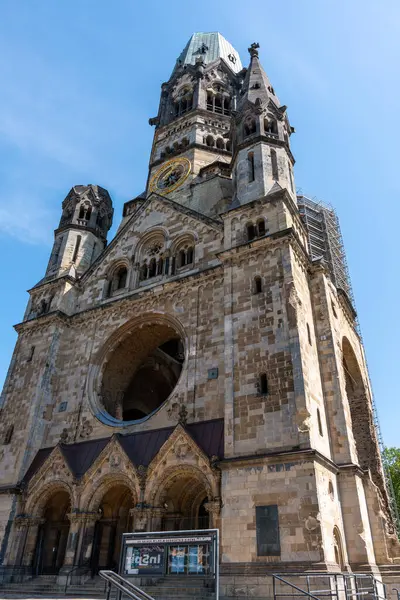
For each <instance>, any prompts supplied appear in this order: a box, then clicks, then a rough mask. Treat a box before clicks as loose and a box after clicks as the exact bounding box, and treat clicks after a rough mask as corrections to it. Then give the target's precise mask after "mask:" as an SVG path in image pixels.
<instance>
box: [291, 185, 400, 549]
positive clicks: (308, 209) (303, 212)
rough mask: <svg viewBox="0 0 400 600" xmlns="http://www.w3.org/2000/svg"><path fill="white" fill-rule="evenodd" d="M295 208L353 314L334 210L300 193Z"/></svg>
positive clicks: (314, 254)
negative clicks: (349, 304)
mask: <svg viewBox="0 0 400 600" xmlns="http://www.w3.org/2000/svg"><path fill="white" fill-rule="evenodd" d="M297 204H298V208H299V213H300V216H301V219H302V221H303V223H304V226H305V228H306V231H307V237H308V250H309V253H310V257H311V260H319V259H321V258H322V259H324V260H325V262H326V264H327V265H328V268H329V272H330V275H331V278H332V282H333V283H334V285H335V286H336V288H338V289H341V290H343V291H344V292H345V293H346V295H347V297H348V299H349V300H350V302H351V305H352V307H353V309H354V310H355V303H354V294H353V290H352V287H351V280H350V274H349V269H348V266H347V260H346V253H345V250H344V245H343V238H342V234H341V231H340V225H339V219H338V216H337V214H336V211H335V209H334V208H333V207H332V206H330V205H329V204H325V203H323V202H321V201H319V200H317V199H315V198H313V199H311V198H308V197H307V196H304V195H303V194H301V193H298V195H297ZM354 326H355V329H356V331H357V333H358V335H359V336H360V340H361V343H363V340H362V335H361V330H360V326H359V323H358V321H357V320H355V322H354ZM364 361H365V368H366V371H367V374H368V380H369V386H370V396H371V405H372V415H373V419H374V425H375V431H376V436H377V440H378V445H379V450H380V453H381V459H382V456H383V454H384V451H385V444H384V441H383V436H382V432H381V427H380V423H379V416H378V410H377V407H376V402H375V398H374V393H373V390H372V384H371V377H370V373H369V368H368V362H367V360H366V357H365V355H364ZM382 466H383V473H384V477H385V483H386V489H387V492H388V500H389V505H390V509H391V513H392V518H393V522H394V525H395V527H396V530H397V534H398V536H399V538H400V517H399V511H398V509H397V503H396V497H395V493H394V488H393V482H392V478H391V476H390V472H389V468H388V466H387V465H386V464H385V461H384V460H382Z"/></svg>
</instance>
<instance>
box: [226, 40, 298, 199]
mask: <svg viewBox="0 0 400 600" xmlns="http://www.w3.org/2000/svg"><path fill="white" fill-rule="evenodd" d="M258 48H259V44H256V43H254V44H251V46H250V48H249V53H250V65H249V68H248V69H247V72H246V75H245V78H244V82H243V87H242V90H241V93H240V96H239V98H238V102H237V110H236V111H234V113H233V116H232V141H233V163H232V177H233V184H234V187H235V200H236V202H238V203H239V204H247V203H248V202H251V201H252V200H256V199H258V198H262V197H264V196H266V195H267V194H268V192H269V191H271V190H272V188H273V187H274V185H275V184H279V186H280V187H281V188H286V189H287V191H288V192H289V194H290V195H291V197H292V199H293V201H294V202H296V189H295V184H294V176H293V165H294V158H293V155H292V153H291V150H290V141H289V139H290V136H291V134H292V133H293V132H294V129H293V128H292V127H291V126H290V123H289V119H288V116H287V113H286V106H284V105H281V103H280V102H279V99H278V97H277V95H276V93H275V90H274V88H273V87H272V85H271V83H270V81H269V79H268V76H267V74H266V73H265V71H264V69H263V68H262V66H261V64H260V61H259V57H258ZM279 186H275V187H276V188H277V189H279Z"/></svg>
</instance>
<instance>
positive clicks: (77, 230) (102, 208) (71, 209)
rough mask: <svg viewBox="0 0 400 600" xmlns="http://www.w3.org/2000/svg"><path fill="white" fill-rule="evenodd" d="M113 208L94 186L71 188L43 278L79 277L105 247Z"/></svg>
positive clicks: (110, 202) (101, 190) (64, 203)
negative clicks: (66, 274) (71, 275)
mask: <svg viewBox="0 0 400 600" xmlns="http://www.w3.org/2000/svg"><path fill="white" fill-rule="evenodd" d="M112 216H113V208H112V201H111V198H110V195H109V193H108V192H107V190H105V189H104V188H102V187H100V186H97V185H76V186H74V187H73V188H72V189H71V191H70V192H69V194H68V195H67V197H66V198H65V200H64V201H63V203H62V215H61V220H60V224H59V226H58V229H56V231H55V234H54V235H55V240H54V245H53V250H52V253H51V256H50V260H49V264H48V267H47V271H46V277H58V276H59V275H62V274H64V273H66V272H71V270H72V274H74V275H81V274H82V273H84V272H85V271H86V269H88V268H89V266H90V265H91V264H92V262H93V261H94V260H95V259H96V257H97V256H98V255H99V254H100V252H101V251H102V250H103V249H104V247H105V246H106V244H107V232H108V230H109V229H110V227H111V224H112Z"/></svg>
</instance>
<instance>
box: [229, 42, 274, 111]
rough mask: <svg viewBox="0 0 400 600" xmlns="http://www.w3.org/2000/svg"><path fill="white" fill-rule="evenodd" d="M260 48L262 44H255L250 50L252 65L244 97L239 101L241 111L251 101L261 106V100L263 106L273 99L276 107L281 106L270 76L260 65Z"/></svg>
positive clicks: (245, 85)
mask: <svg viewBox="0 0 400 600" xmlns="http://www.w3.org/2000/svg"><path fill="white" fill-rule="evenodd" d="M259 47H260V44H258V43H257V42H254V43H253V44H251V46H250V48H249V54H250V65H249V68H248V69H247V72H246V76H245V78H244V82H243V88H242V95H241V98H240V100H239V107H238V108H239V109H240V108H241V106H243V105H244V103H245V102H246V100H249V101H250V102H252V103H253V104H256V103H257V104H259V103H260V100H261V103H262V104H268V101H269V99H272V101H273V102H274V103H275V105H276V106H280V103H279V100H278V98H277V96H276V95H275V91H274V88H273V87H272V85H271V82H270V80H269V78H268V75H267V74H266V72H265V71H264V69H263V68H262V66H261V64H260V61H259V58H258V48H259Z"/></svg>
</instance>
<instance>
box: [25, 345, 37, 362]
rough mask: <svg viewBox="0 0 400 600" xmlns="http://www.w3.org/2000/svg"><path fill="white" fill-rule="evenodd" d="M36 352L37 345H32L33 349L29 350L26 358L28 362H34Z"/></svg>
mask: <svg viewBox="0 0 400 600" xmlns="http://www.w3.org/2000/svg"><path fill="white" fill-rule="evenodd" d="M34 354H35V346H31V349H30V352H29V356H28V358H27V359H26V362H32V359H33V355H34Z"/></svg>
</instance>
